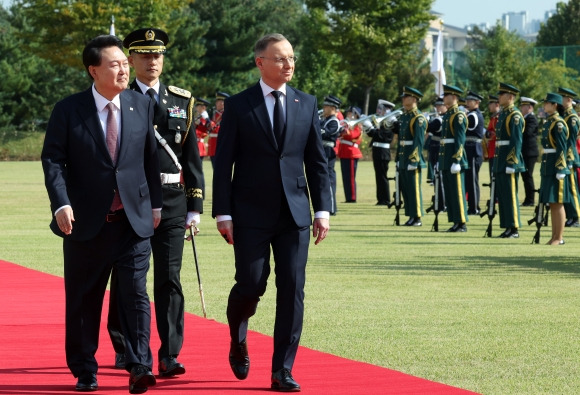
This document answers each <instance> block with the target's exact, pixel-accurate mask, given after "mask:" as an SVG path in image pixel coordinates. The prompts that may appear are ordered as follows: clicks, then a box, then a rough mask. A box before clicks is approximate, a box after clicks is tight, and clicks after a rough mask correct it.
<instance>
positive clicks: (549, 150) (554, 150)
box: [544, 148, 556, 154]
mask: <svg viewBox="0 0 580 395" xmlns="http://www.w3.org/2000/svg"><path fill="white" fill-rule="evenodd" d="M555 153H556V148H544V154H555Z"/></svg>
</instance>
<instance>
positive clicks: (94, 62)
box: [83, 34, 123, 79]
mask: <svg viewBox="0 0 580 395" xmlns="http://www.w3.org/2000/svg"><path fill="white" fill-rule="evenodd" d="M109 47H117V48H119V49H120V50H121V51H122V50H123V42H122V41H121V39H120V38H118V37H117V36H111V35H108V34H105V35H102V36H97V37H95V38H93V39H92V40H91V41H89V42H88V44H87V45H86V46H85V49H83V64H84V65H85V69H86V70H87V73H88V74H89V77H91V79H92V78H93V76H92V75H91V73H90V72H89V66H99V65H100V64H101V59H102V56H101V51H102V50H103V49H105V48H109Z"/></svg>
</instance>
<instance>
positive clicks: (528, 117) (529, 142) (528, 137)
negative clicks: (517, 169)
mask: <svg viewBox="0 0 580 395" xmlns="http://www.w3.org/2000/svg"><path fill="white" fill-rule="evenodd" d="M536 104H538V102H537V101H535V100H534V99H532V98H530V97H523V96H522V97H521V98H520V110H521V111H522V114H523V115H524V121H525V124H524V125H525V126H524V136H523V140H522V156H523V158H524V164H525V166H526V171H524V172H523V173H522V181H523V182H524V190H525V192H526V197H525V198H524V202H523V203H522V206H534V194H535V193H536V187H535V186H534V167H535V165H536V161H537V160H538V155H539V154H540V152H539V150H538V120H537V119H536V116H535V115H534V106H535V105H536Z"/></svg>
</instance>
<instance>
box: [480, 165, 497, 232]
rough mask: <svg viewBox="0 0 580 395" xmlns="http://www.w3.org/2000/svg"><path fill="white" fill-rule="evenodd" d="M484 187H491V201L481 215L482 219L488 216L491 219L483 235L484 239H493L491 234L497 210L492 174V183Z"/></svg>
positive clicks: (492, 176)
mask: <svg viewBox="0 0 580 395" xmlns="http://www.w3.org/2000/svg"><path fill="white" fill-rule="evenodd" d="M482 185H483V186H484V187H489V200H488V201H487V207H486V208H485V211H483V212H482V213H481V214H479V217H480V218H483V217H484V216H485V215H487V218H488V219H489V224H488V225H487V229H486V231H485V234H484V235H483V237H485V236H487V237H492V236H491V233H492V228H493V219H494V217H495V214H496V212H497V211H496V209H495V177H494V175H493V174H492V175H491V182H490V183H489V184H482Z"/></svg>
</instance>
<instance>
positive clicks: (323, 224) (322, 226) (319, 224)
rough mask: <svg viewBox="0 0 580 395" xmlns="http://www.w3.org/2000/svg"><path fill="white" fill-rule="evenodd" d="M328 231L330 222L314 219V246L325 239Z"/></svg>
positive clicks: (324, 219) (323, 219)
mask: <svg viewBox="0 0 580 395" xmlns="http://www.w3.org/2000/svg"><path fill="white" fill-rule="evenodd" d="M329 229H330V221H329V220H328V219H326V218H315V219H314V223H313V224H312V237H316V241H315V242H314V244H315V245H317V244H318V243H320V242H321V241H322V240H324V239H325V238H326V235H327V234H328V230H329Z"/></svg>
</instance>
